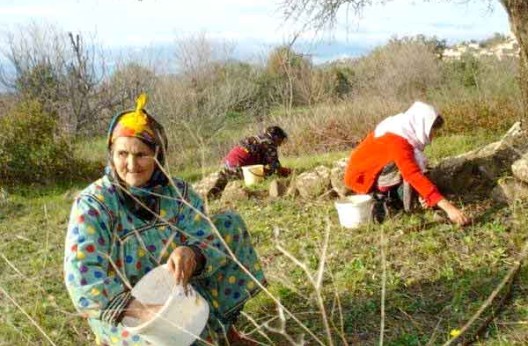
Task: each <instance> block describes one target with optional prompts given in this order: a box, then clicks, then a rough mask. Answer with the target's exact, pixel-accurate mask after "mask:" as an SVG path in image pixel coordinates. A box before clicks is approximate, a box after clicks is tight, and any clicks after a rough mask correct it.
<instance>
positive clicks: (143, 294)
mask: <svg viewBox="0 0 528 346" xmlns="http://www.w3.org/2000/svg"><path fill="white" fill-rule="evenodd" d="M132 295H133V296H134V297H135V298H136V299H138V300H139V301H140V302H142V303H144V304H160V305H163V307H162V308H161V309H160V311H159V312H158V314H157V315H156V316H155V317H154V318H152V319H151V320H149V321H147V322H144V323H140V322H139V321H138V320H137V319H135V318H130V317H125V318H124V319H123V325H124V326H125V328H126V329H127V330H128V331H129V332H131V333H135V334H140V335H141V336H142V337H143V338H144V339H145V340H147V341H148V342H150V343H151V344H152V345H156V346H173V345H181V346H188V345H190V344H192V343H193V342H194V341H195V340H196V339H197V338H198V337H199V335H200V334H201V333H202V331H203V329H204V328H205V325H206V324H207V319H208V317H209V304H208V303H207V301H206V300H205V299H204V298H203V297H202V296H201V295H200V294H199V293H198V292H196V291H195V290H194V289H193V288H192V287H189V292H188V295H187V296H186V295H185V293H184V289H183V287H182V286H176V285H175V282H174V277H173V275H172V274H171V273H170V272H169V269H168V268H167V266H166V265H162V266H159V267H156V268H154V269H153V270H151V271H150V272H149V273H147V275H145V276H144V277H143V278H142V279H141V280H140V281H139V282H138V283H137V284H136V285H135V286H134V288H133V289H132Z"/></svg>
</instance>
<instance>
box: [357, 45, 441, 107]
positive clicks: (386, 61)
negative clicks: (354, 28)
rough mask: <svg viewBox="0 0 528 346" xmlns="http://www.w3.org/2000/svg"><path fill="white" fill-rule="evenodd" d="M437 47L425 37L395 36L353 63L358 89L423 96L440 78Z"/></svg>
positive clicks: (387, 95) (368, 92)
mask: <svg viewBox="0 0 528 346" xmlns="http://www.w3.org/2000/svg"><path fill="white" fill-rule="evenodd" d="M436 47H437V46H436V45H435V44H432V43H430V41H428V40H426V39H425V38H423V37H417V38H402V39H397V38H394V39H392V40H391V41H390V42H389V43H387V44H386V45H384V46H382V47H378V48H376V49H374V51H373V52H372V53H371V54H369V55H368V56H366V57H364V58H361V59H358V60H357V61H356V62H355V63H354V64H353V65H352V66H353V69H354V72H355V83H356V84H357V86H356V89H357V90H359V92H360V93H362V94H366V95H381V96H383V97H398V98H402V99H403V100H409V101H410V100H413V99H415V98H422V97H423V96H424V95H426V93H427V91H428V90H429V89H432V88H435V87H437V86H439V85H440V82H441V69H440V67H441V65H440V60H439V56H438V54H437V52H436Z"/></svg>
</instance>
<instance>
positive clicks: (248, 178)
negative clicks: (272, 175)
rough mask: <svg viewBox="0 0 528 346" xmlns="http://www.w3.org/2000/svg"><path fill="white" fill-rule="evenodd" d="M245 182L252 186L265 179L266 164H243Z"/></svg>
mask: <svg viewBox="0 0 528 346" xmlns="http://www.w3.org/2000/svg"><path fill="white" fill-rule="evenodd" d="M242 174H243V175H244V184H246V186H251V185H253V184H256V183H258V182H261V181H262V180H264V165H251V166H242Z"/></svg>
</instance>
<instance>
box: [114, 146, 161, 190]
mask: <svg viewBox="0 0 528 346" xmlns="http://www.w3.org/2000/svg"><path fill="white" fill-rule="evenodd" d="M112 162H113V164H114V169H115V170H116V172H117V175H118V176H119V178H121V180H123V181H124V182H125V183H126V184H127V185H129V186H133V187H140V186H143V185H145V184H146V183H147V182H148V181H149V180H150V177H151V176H152V173H154V169H155V168H156V161H155V160H154V151H153V150H152V149H151V148H150V147H149V146H148V145H146V144H145V143H143V142H142V141H141V140H139V139H138V138H135V137H118V138H116V139H115V140H114V143H113V144H112Z"/></svg>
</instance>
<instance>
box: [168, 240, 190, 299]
mask: <svg viewBox="0 0 528 346" xmlns="http://www.w3.org/2000/svg"><path fill="white" fill-rule="evenodd" d="M167 265H168V267H169V270H170V271H171V272H172V274H173V275H174V280H175V281H176V284H177V285H183V288H184V289H185V294H187V285H188V284H189V280H190V279H191V277H192V276H193V273H194V271H195V270H196V265H197V259H196V255H195V253H194V251H193V250H192V249H191V248H190V247H187V246H179V247H177V248H176V249H174V251H172V253H171V255H170V257H169V260H168V261H167Z"/></svg>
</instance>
